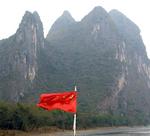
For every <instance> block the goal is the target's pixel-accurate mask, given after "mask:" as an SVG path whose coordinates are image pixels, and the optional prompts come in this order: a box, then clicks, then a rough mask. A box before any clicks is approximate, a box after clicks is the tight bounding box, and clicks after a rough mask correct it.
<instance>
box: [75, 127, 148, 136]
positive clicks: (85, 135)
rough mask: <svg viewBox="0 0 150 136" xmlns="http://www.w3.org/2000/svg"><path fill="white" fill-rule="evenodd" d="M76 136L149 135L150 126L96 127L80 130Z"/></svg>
mask: <svg viewBox="0 0 150 136" xmlns="http://www.w3.org/2000/svg"><path fill="white" fill-rule="evenodd" d="M77 136H150V127H133V128H127V127H126V128H108V129H105V130H103V129H97V130H92V131H85V132H84V131H83V132H82V131H81V132H79V133H78V134H77Z"/></svg>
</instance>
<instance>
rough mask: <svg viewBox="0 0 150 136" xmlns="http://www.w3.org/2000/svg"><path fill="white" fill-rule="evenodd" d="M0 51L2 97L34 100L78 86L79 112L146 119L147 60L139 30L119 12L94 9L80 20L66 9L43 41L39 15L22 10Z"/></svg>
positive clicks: (149, 88)
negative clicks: (16, 23) (138, 116)
mask: <svg viewBox="0 0 150 136" xmlns="http://www.w3.org/2000/svg"><path fill="white" fill-rule="evenodd" d="M0 51H1V54H0V60H1V62H2V63H1V64H0V65H1V66H0V68H1V69H0V71H1V74H0V88H1V89H0V90H1V91H0V97H1V99H2V98H3V99H5V100H9V101H29V100H32V101H37V98H38V97H39V94H40V93H42V92H54V91H63V90H72V89H73V87H74V85H77V86H78V91H79V95H78V107H79V109H78V110H79V111H84V112H100V113H108V112H110V113H115V114H119V115H124V116H129V117H130V116H131V117H134V116H136V115H139V114H140V115H141V114H142V115H144V116H147V117H148V116H149V113H150V110H149V109H150V103H149V99H150V61H149V59H148V58H147V54H146V50H145V46H144V44H143V41H142V38H141V36H140V30H139V28H138V27H137V26H136V25H135V24H134V23H133V22H132V21H131V20H130V19H128V18H127V17H126V16H125V15H123V14H122V13H120V12H119V11H116V10H113V11H111V12H110V13H107V12H106V11H105V9H103V8H102V7H95V8H94V9H93V10H92V11H91V12H90V13H89V14H88V15H86V16H85V17H84V18H83V19H82V20H81V21H79V22H76V21H75V20H74V19H73V18H72V16H71V15H70V13H69V12H68V11H65V12H64V13H63V15H62V16H61V17H59V18H58V19H57V20H56V21H55V23H54V24H53V26H52V28H51V29H50V31H49V33H48V35H47V37H46V38H45V39H44V36H43V26H42V22H41V21H40V18H39V16H38V14H37V13H36V12H34V13H33V14H32V13H30V12H26V13H25V15H24V17H23V20H22V22H21V24H20V26H19V29H18V30H17V32H16V34H14V35H13V36H12V37H10V38H8V39H5V40H2V41H1V42H0ZM3 90H4V91H3Z"/></svg>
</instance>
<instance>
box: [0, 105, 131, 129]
mask: <svg viewBox="0 0 150 136" xmlns="http://www.w3.org/2000/svg"><path fill="white" fill-rule="evenodd" d="M72 124H73V115H72V114H70V113H66V112H63V111H52V112H49V111H45V110H43V109H40V108H38V107H36V106H35V105H32V104H21V103H17V104H16V103H14V104H13V103H11V104H10V103H4V102H0V129H17V130H24V131H30V130H32V129H36V128H40V127H45V126H49V127H50V126H55V127H57V128H61V129H72ZM123 125H125V126H127V125H130V121H129V120H128V118H126V117H123V116H116V115H111V114H91V113H78V114H77V127H78V129H83V128H92V127H100V126H123Z"/></svg>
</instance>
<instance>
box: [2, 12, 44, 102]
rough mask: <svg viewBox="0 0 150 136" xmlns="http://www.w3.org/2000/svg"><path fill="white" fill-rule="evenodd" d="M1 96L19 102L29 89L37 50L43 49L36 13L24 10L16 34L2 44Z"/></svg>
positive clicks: (35, 70) (39, 24)
mask: <svg viewBox="0 0 150 136" xmlns="http://www.w3.org/2000/svg"><path fill="white" fill-rule="evenodd" d="M0 48H1V54H0V57H1V62H2V63H1V86H2V88H1V90H5V91H1V92H2V94H1V97H2V98H6V99H7V100H13V101H19V100H20V99H21V98H22V97H24V93H27V92H28V91H29V90H30V89H31V88H32V83H33V81H34V79H35V76H36V73H37V69H38V66H37V59H38V52H39V50H40V49H41V48H44V36H43V27H42V22H41V21H40V18H39V15H38V14H37V13H36V12H34V13H33V14H32V13H30V12H26V13H25V15H24V16H23V19H22V21H21V24H20V26H19V28H18V30H17V32H16V34H15V35H13V36H12V37H10V38H9V39H6V40H4V41H3V42H2V43H1V45H0Z"/></svg>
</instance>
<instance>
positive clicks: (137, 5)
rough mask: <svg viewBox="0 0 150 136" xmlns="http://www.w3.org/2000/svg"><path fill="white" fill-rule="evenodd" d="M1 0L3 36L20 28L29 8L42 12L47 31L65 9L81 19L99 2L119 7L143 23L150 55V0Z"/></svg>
mask: <svg viewBox="0 0 150 136" xmlns="http://www.w3.org/2000/svg"><path fill="white" fill-rule="evenodd" d="M0 3H1V5H0V39H3V38H7V37H9V36H11V35H12V34H14V33H15V32H16V30H17V28H18V26H19V23H20V21H21V19H22V16H23V15H24V13H25V11H26V10H28V11H31V12H33V11H35V10H36V11H37V12H38V13H39V15H40V17H41V20H42V22H43V26H44V33H45V35H46V34H47V33H48V31H49V29H50V27H51V25H52V24H53V23H54V21H55V20H56V19H57V18H58V17H59V16H60V15H61V14H62V13H63V11H64V10H68V11H69V12H70V13H71V15H72V16H73V18H74V19H75V20H76V21H79V20H81V19H82V18H83V17H84V16H85V15H87V14H88V13H89V12H90V11H91V10H92V9H93V8H94V7H95V6H102V7H103V8H105V9H106V10H107V11H110V10H111V9H117V10H119V11H121V12H122V13H124V14H125V15H126V16H127V17H129V18H130V19H131V20H132V21H133V22H135V23H136V24H137V25H138V26H139V28H140V30H141V35H142V37H143V41H144V43H145V46H146V49H147V52H148V55H149V58H150V38H149V36H150V16H149V13H150V7H149V5H150V4H149V3H150V1H149V0H0Z"/></svg>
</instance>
